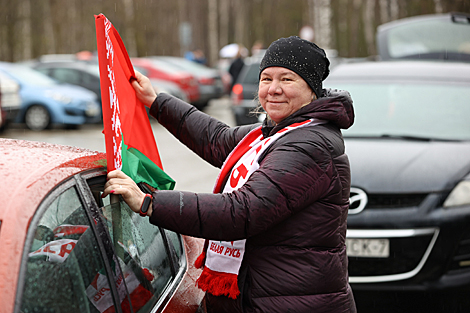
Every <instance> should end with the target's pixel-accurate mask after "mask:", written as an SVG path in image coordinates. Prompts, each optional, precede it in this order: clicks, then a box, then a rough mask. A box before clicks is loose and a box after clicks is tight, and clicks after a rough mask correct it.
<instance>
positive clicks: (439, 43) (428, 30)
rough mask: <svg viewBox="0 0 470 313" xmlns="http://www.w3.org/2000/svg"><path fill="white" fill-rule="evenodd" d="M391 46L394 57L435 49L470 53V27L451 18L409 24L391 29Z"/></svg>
mask: <svg viewBox="0 0 470 313" xmlns="http://www.w3.org/2000/svg"><path fill="white" fill-rule="evenodd" d="M388 46H389V54H390V56H391V57H392V58H400V57H405V56H410V55H418V54H427V53H435V52H437V53H440V52H447V53H449V52H455V53H466V54H470V27H468V24H459V23H452V22H450V19H449V20H429V21H420V22H416V23H413V24H407V25H403V26H400V27H396V28H393V29H391V30H390V34H389V36H388Z"/></svg>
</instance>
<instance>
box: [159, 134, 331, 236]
mask: <svg viewBox="0 0 470 313" xmlns="http://www.w3.org/2000/svg"><path fill="white" fill-rule="evenodd" d="M305 132H306V131H305V130H299V132H291V133H289V134H286V135H285V136H283V137H282V138H280V139H278V140H277V141H276V142H275V143H273V145H272V146H271V147H270V148H269V149H270V151H268V152H267V154H266V156H265V157H264V158H263V160H262V161H261V163H260V168H259V169H258V170H257V171H255V172H254V173H253V174H252V175H251V176H250V178H249V180H248V181H247V182H246V183H245V184H244V185H243V186H242V187H241V188H240V189H238V190H236V191H234V192H232V193H228V194H201V193H199V194H195V193H189V192H178V191H157V192H156V193H155V194H154V197H155V201H154V204H153V214H152V216H151V217H150V221H151V223H153V224H156V225H159V226H162V227H164V228H168V229H171V230H174V231H177V232H180V233H182V234H186V235H190V236H194V237H202V238H206V239H212V240H225V241H230V240H239V239H246V238H249V237H252V236H256V235H258V234H260V233H262V232H265V231H266V230H268V229H270V228H271V227H273V226H275V225H277V224H279V223H280V222H282V221H284V220H285V219H287V218H289V217H290V216H291V215H292V214H294V213H296V212H297V211H299V210H302V209H303V208H305V207H307V206H309V205H311V204H312V203H313V202H315V201H318V200H320V199H321V198H322V197H325V196H326V195H327V193H328V190H329V188H330V185H331V180H332V177H333V176H334V167H333V166H332V161H331V155H330V153H329V151H328V148H327V147H326V146H325V143H324V141H323V140H321V139H320V138H319V137H317V138H312V139H309V140H299V139H296V138H306V137H305V136H304V135H306V133H305ZM294 133H295V134H294ZM309 136H310V137H312V136H311V134H309ZM313 137H315V136H313Z"/></svg>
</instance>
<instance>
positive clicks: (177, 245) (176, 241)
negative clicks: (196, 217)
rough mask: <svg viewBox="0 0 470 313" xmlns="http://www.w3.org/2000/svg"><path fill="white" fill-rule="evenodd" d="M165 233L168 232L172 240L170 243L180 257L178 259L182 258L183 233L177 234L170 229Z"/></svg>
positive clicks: (169, 239)
mask: <svg viewBox="0 0 470 313" xmlns="http://www.w3.org/2000/svg"><path fill="white" fill-rule="evenodd" d="M165 234H166V237H167V238H168V241H169V242H170V244H171V245H172V246H173V248H174V249H175V252H176V256H177V257H178V259H181V256H182V254H183V246H182V243H181V235H179V234H177V233H175V232H173V231H171V230H168V229H165Z"/></svg>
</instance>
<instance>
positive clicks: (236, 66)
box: [228, 45, 245, 89]
mask: <svg viewBox="0 0 470 313" xmlns="http://www.w3.org/2000/svg"><path fill="white" fill-rule="evenodd" d="M243 49H244V47H242V46H240V45H238V52H237V54H236V56H235V59H234V60H233V61H232V63H231V64H230V67H229V68H228V72H229V73H230V76H231V77H232V86H231V87H232V88H233V85H235V83H236V82H237V78H238V75H239V74H240V72H241V70H242V68H243V66H245V62H244V61H243ZM232 88H230V89H232Z"/></svg>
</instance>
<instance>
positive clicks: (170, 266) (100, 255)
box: [17, 170, 186, 313]
mask: <svg viewBox="0 0 470 313" xmlns="http://www.w3.org/2000/svg"><path fill="white" fill-rule="evenodd" d="M105 182H106V175H104V173H103V171H102V170H100V171H93V172H91V173H87V174H86V175H75V176H74V177H72V178H71V179H69V180H67V181H66V182H63V183H61V184H60V185H58V186H57V187H56V189H55V190H54V191H52V192H51V193H50V194H49V195H48V196H47V197H46V198H45V199H44V201H43V202H42V203H41V205H40V206H39V207H38V209H37V212H36V214H35V216H34V218H33V219H32V220H31V223H30V226H29V231H28V234H27V238H26V243H25V247H24V254H23V260H22V269H21V272H20V276H19V283H18V293H17V303H19V306H18V308H17V310H18V309H19V310H21V312H25V313H27V312H150V311H152V310H153V312H162V311H163V308H164V306H165V305H166V303H167V302H168V301H169V299H170V298H171V296H172V295H173V294H174V291H175V290H176V288H177V286H178V284H179V282H180V281H181V278H182V276H183V274H184V272H185V271H186V259H185V254H184V253H183V252H184V250H183V246H182V240H181V236H180V235H179V234H176V233H173V232H169V231H167V230H163V229H160V228H158V227H156V226H153V225H151V224H150V223H148V219H145V218H142V217H140V216H139V215H138V214H135V213H132V212H131V211H130V209H129V208H128V207H127V205H126V204H125V203H124V202H122V201H119V198H118V201H117V202H116V203H111V202H110V201H109V199H101V196H100V195H101V192H102V190H103V186H104V183H105ZM108 198H109V197H108Z"/></svg>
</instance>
